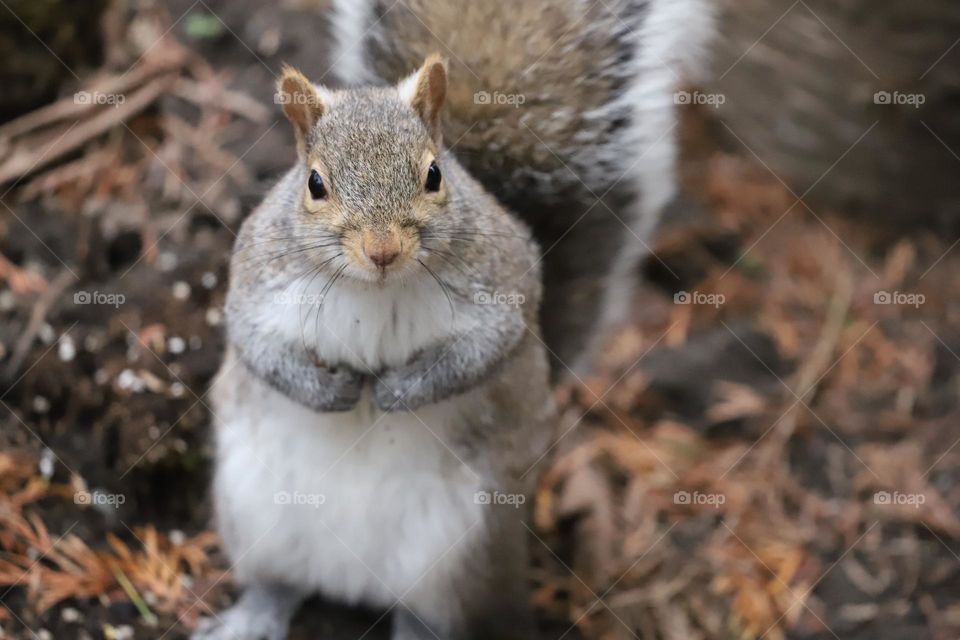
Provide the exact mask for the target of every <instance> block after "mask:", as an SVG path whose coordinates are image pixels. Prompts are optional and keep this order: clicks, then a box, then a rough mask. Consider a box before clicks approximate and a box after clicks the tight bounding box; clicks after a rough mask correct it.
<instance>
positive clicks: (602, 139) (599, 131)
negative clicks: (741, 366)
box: [332, 0, 711, 371]
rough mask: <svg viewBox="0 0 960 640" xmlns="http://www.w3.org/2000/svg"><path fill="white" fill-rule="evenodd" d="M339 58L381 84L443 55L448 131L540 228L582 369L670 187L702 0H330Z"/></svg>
mask: <svg viewBox="0 0 960 640" xmlns="http://www.w3.org/2000/svg"><path fill="white" fill-rule="evenodd" d="M333 4H334V8H333V14H332V15H333V25H334V32H335V34H336V36H337V42H338V47H337V50H336V51H335V53H334V59H335V60H336V62H335V63H334V70H335V72H336V73H337V74H338V77H339V79H340V80H341V81H342V82H343V83H346V84H355V83H388V82H391V83H392V82H396V81H397V80H399V79H400V78H402V77H404V76H406V75H407V74H409V73H411V72H412V71H413V70H415V69H416V68H418V66H419V65H420V64H421V62H422V61H423V59H424V58H425V57H426V56H427V55H429V54H431V53H440V54H441V55H444V56H445V57H446V58H447V59H448V61H449V64H450V78H451V79H450V92H449V94H448V99H447V106H446V109H445V111H446V113H445V117H446V121H445V125H444V136H445V144H446V145H447V146H449V147H452V148H453V149H454V152H455V153H456V154H457V156H458V157H459V158H460V160H461V161H462V162H463V163H464V164H465V165H466V166H467V167H468V169H469V170H470V171H471V172H472V173H473V175H474V176H475V177H477V178H478V179H479V180H480V181H481V182H482V183H483V185H484V186H485V187H486V188H487V189H488V190H489V191H490V192H491V193H493V194H494V195H496V196H497V197H498V198H499V199H500V200H501V201H502V202H503V203H504V204H505V205H507V206H508V207H509V208H511V209H512V210H513V211H514V212H515V213H517V214H518V215H519V216H520V217H521V218H523V219H524V220H525V221H526V222H527V223H528V224H530V225H531V227H532V228H533V231H534V234H535V235H536V237H537V240H538V241H539V242H540V244H541V247H542V250H543V252H544V274H545V275H544V278H545V285H546V292H545V298H544V311H543V314H542V317H543V320H544V322H543V330H544V335H545V338H546V341H547V344H548V346H549V347H550V348H551V350H552V351H553V352H554V359H555V368H556V369H557V370H561V371H562V370H563V369H564V366H570V367H575V366H576V365H577V364H578V362H579V360H580V359H581V356H582V355H583V354H584V353H586V352H588V351H589V341H590V338H591V337H592V336H595V335H596V333H597V331H596V330H597V329H598V328H599V326H600V325H602V324H606V323H609V322H611V321H614V320H616V319H618V318H619V317H620V316H621V315H622V312H623V310H624V309H625V305H626V303H627V301H628V299H629V292H630V286H631V283H632V282H633V281H634V280H635V274H634V269H635V266H636V263H637V260H638V258H639V256H640V255H642V253H643V252H644V250H645V247H646V243H647V241H648V239H649V234H650V231H651V230H652V228H653V227H654V226H655V224H656V221H657V217H658V215H659V212H660V210H661V208H662V207H663V205H664V204H665V203H666V202H667V200H669V199H670V197H671V196H672V194H673V190H674V182H675V180H674V162H675V156H676V143H675V134H676V131H675V127H676V118H675V105H676V102H677V101H676V100H675V95H676V94H675V92H676V91H677V88H678V85H679V84H680V83H681V81H682V80H683V79H684V76H685V75H686V74H687V73H689V72H690V70H691V69H692V68H694V67H696V66H697V64H698V56H699V54H700V53H701V51H702V50H703V45H704V41H705V39H706V36H707V34H708V33H709V30H710V24H711V19H710V15H709V11H708V9H707V7H706V0H524V1H523V2H516V1H515V0H484V1H483V2H478V1H476V0H399V1H395V0H334V3H333Z"/></svg>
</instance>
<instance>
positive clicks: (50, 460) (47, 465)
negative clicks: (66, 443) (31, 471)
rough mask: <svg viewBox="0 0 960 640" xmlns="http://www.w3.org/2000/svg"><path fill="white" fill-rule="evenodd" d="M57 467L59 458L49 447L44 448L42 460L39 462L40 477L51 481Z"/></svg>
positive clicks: (41, 455)
mask: <svg viewBox="0 0 960 640" xmlns="http://www.w3.org/2000/svg"><path fill="white" fill-rule="evenodd" d="M56 466H57V457H56V456H55V455H54V454H53V451H52V450H50V448H49V447H44V449H43V452H42V453H41V454H40V460H39V461H38V462H37V469H39V471H40V475H41V476H43V477H44V478H46V479H47V480H49V479H50V478H52V477H53V472H54V470H55V469H56Z"/></svg>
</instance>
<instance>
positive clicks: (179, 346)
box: [167, 336, 187, 354]
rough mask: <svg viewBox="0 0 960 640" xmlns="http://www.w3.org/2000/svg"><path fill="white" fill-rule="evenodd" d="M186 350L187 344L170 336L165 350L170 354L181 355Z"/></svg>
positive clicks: (177, 337)
mask: <svg viewBox="0 0 960 640" xmlns="http://www.w3.org/2000/svg"><path fill="white" fill-rule="evenodd" d="M186 348H187V343H186V342H185V341H184V340H183V338H181V337H180V336H170V338H169V339H168V340H167V350H168V351H169V352H170V353H173V354H178V353H183V352H184V350H185V349H186Z"/></svg>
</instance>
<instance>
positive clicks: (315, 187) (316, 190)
mask: <svg viewBox="0 0 960 640" xmlns="http://www.w3.org/2000/svg"><path fill="white" fill-rule="evenodd" d="M307 188H308V189H310V196H311V197H312V198H313V199H314V200H322V199H323V198H326V197H327V188H326V187H325V186H323V178H321V177H320V174H319V173H317V170H316V169H314V170H312V171H311V172H310V179H309V180H307Z"/></svg>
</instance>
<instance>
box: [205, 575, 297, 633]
mask: <svg viewBox="0 0 960 640" xmlns="http://www.w3.org/2000/svg"><path fill="white" fill-rule="evenodd" d="M301 601H302V596H301V595H300V594H299V593H297V592H295V591H292V590H290V589H287V588H284V587H265V586H256V585H255V586H251V587H249V588H248V589H247V590H246V591H244V593H243V595H242V596H241V597H240V600H238V601H237V603H236V604H235V605H233V606H232V607H230V608H229V609H227V610H226V611H224V612H223V613H221V614H219V615H215V616H214V617H212V618H205V619H203V620H201V621H200V624H199V626H198V627H197V629H196V630H195V631H194V632H193V634H192V635H191V636H190V640H286V637H287V631H288V629H289V627H290V618H291V617H292V616H293V614H294V612H295V611H296V610H297V607H298V606H299V604H300V602H301Z"/></svg>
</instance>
